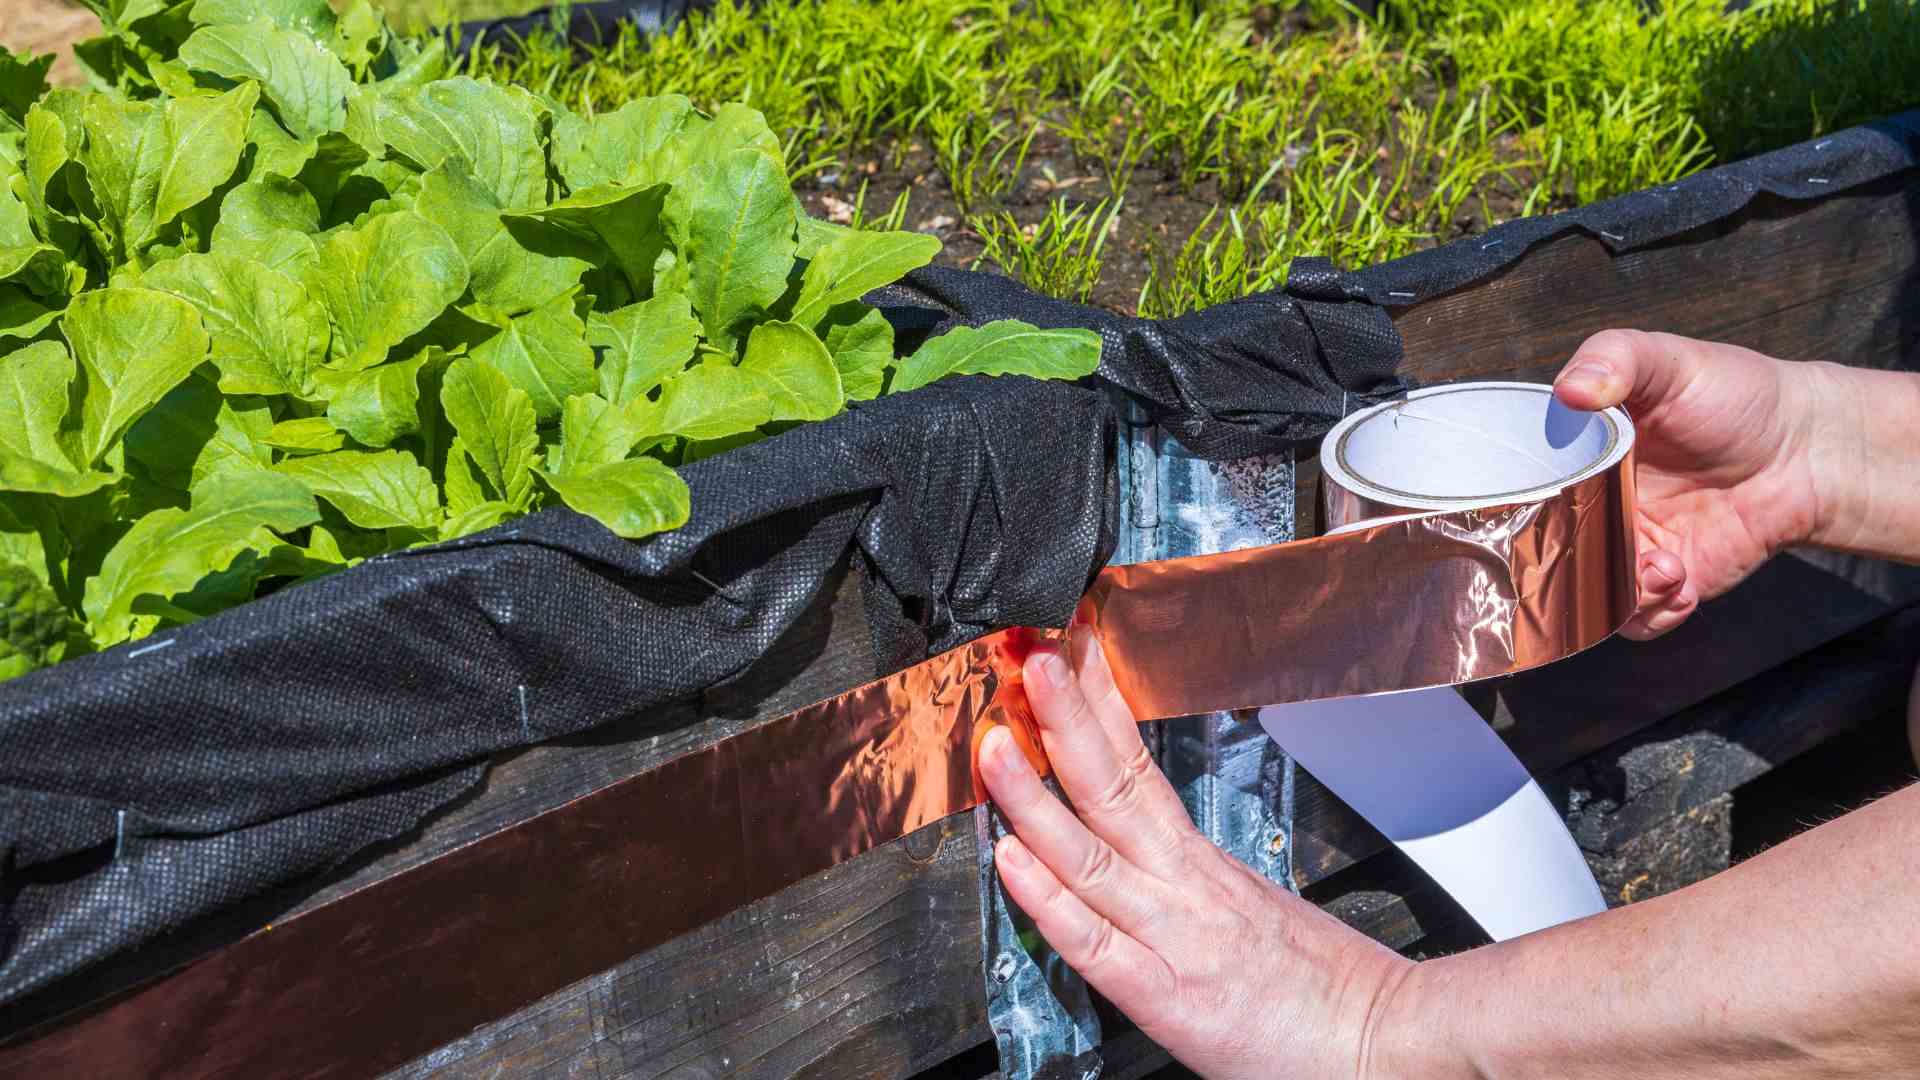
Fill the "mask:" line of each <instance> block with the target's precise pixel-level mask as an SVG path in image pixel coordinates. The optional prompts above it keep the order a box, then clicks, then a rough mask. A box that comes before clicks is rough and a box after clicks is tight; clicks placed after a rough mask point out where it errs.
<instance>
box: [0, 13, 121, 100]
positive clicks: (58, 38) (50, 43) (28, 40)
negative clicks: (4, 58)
mask: <svg viewBox="0 0 1920 1080" xmlns="http://www.w3.org/2000/svg"><path fill="white" fill-rule="evenodd" d="M99 32H100V20H99V18H98V17H97V16H95V15H94V14H93V12H91V11H88V10H87V9H86V8H83V7H81V6H79V5H78V4H74V3H69V2H68V0H0V45H5V46H6V47H8V48H10V49H12V50H13V51H14V52H24V53H28V54H32V55H36V56H37V55H40V54H43V53H54V54H56V55H57V57H58V59H56V60H54V62H53V70H52V71H51V72H49V73H48V78H49V79H51V80H52V82H53V84H54V85H55V86H78V85H80V84H82V83H84V82H85V81H86V75H85V74H84V73H83V72H82V71H81V70H80V65H79V64H78V63H77V62H75V60H74V58H73V43H74V42H76V41H79V40H81V39H82V38H89V37H92V36H93V35H95V34H98V33H99Z"/></svg>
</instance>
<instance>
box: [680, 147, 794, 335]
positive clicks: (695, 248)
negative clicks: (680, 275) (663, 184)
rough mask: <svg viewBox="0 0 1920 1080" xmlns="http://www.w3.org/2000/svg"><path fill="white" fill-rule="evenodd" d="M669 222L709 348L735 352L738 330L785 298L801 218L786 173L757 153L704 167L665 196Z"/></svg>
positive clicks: (738, 152) (696, 168)
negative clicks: (782, 297)
mask: <svg viewBox="0 0 1920 1080" xmlns="http://www.w3.org/2000/svg"><path fill="white" fill-rule="evenodd" d="M664 220H665V222H666V226H667V235H668V236H669V237H670V238H671V239H672V241H673V244H674V249H675V251H676V252H677V254H678V256H679V258H680V259H681V260H682V261H683V262H684V263H685V265H686V275H687V296H688V299H690V300H692V301H693V309H694V311H695V312H696V313H698V314H699V316H700V321H701V323H702V324H703V325H705V326H706V328H707V340H709V341H711V342H712V343H713V344H714V347H716V348H718V349H721V350H723V351H727V352H731V351H732V350H733V347H734V342H735V341H736V339H737V337H738V335H739V332H740V324H741V323H742V322H743V321H745V320H747V319H749V318H752V317H754V316H756V315H758V314H760V313H762V312H764V311H766V310H767V309H769V308H771V307H772V306H773V305H774V303H775V302H776V301H778V300H779V299H780V297H781V295H782V294H784V293H785V292H786V290H787V275H788V274H789V273H790V272H791V271H792V269H793V259H794V251H795V248H796V246H797V243H798V241H797V240H796V238H795V232H794V230H795V222H796V221H798V216H797V215H796V213H795V210H794V199H793V192H792V191H791V190H790V189H789V188H788V187H787V178H786V175H785V173H784V172H783V171H782V169H781V168H780V164H779V162H777V161H775V160H774V159H772V158H770V157H768V156H767V155H766V154H764V153H761V152H759V151H757V150H752V149H745V150H735V151H733V152H731V153H728V154H727V155H725V156H724V157H721V158H719V159H718V160H714V161H707V162H703V163H701V164H699V165H696V166H694V167H693V168H692V169H691V170H689V171H688V173H687V175H686V176H685V177H684V178H683V180H682V182H681V183H679V184H676V185H675V186H674V187H673V189H672V190H671V191H670V192H668V194H667V200H666V208H665V212H664Z"/></svg>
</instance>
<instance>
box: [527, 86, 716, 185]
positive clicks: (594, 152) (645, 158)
mask: <svg viewBox="0 0 1920 1080" xmlns="http://www.w3.org/2000/svg"><path fill="white" fill-rule="evenodd" d="M700 119H701V118H700V117H698V116H697V115H696V114H695V113H694V111H693V103H692V102H691V101H688V100H687V99H686V98H685V97H683V96H681V95H679V94H666V95H663V96H661V97H650V98H636V99H634V100H632V101H629V102H627V103H626V104H624V105H622V106H620V107H619V108H618V109H615V110H614V111H612V112H610V113H601V114H599V115H597V116H593V117H582V116H576V115H574V114H573V113H570V112H568V113H562V114H561V115H559V116H558V117H556V118H555V120H554V125H553V164H554V168H555V169H557V170H559V173H560V176H561V178H562V179H564V180H566V182H567V187H568V188H569V189H570V190H573V191H580V190H583V189H585V188H590V187H597V186H599V185H601V184H618V185H620V186H621V187H630V188H633V187H651V186H653V185H655V184H660V183H669V182H671V181H673V180H674V179H675V178H677V177H678V176H679V175H680V172H681V171H682V170H683V169H684V168H685V167H686V162H685V159H684V153H683V151H681V149H680V147H679V146H678V141H679V140H681V138H682V135H683V133H684V132H685V131H686V130H687V128H688V127H689V125H690V124H693V123H696V122H698V121H700Z"/></svg>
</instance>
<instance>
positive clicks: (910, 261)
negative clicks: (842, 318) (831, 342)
mask: <svg viewBox="0 0 1920 1080" xmlns="http://www.w3.org/2000/svg"><path fill="white" fill-rule="evenodd" d="M938 254H940V241H939V240H938V239H936V238H935V237H931V236H927V235H924V234H922V233H914V232H868V231H865V230H858V231H849V232H847V233H846V234H844V235H842V236H840V237H839V238H838V239H836V240H834V241H833V242H832V243H830V244H828V245H827V246H826V247H824V248H822V249H821V251H820V253H819V254H818V255H816V256H815V257H814V259H813V261H811V262H809V263H807V269H806V271H805V272H804V273H803V274H802V275H801V278H800V299H799V300H798V301H796V302H795V304H794V306H793V321H794V322H796V323H799V324H800V325H801V326H807V327H813V326H818V325H819V324H820V321H821V320H822V319H824V318H826V315H827V312H828V310H829V309H831V308H832V307H834V306H835V305H836V304H843V303H846V302H848V301H851V300H858V299H860V298H861V297H862V296H865V295H866V294H867V293H869V292H872V291H873V290H874V289H877V288H879V287H880V286H882V285H890V284H892V283H893V282H896V281H898V280H900V279H901V278H902V277H904V276H906V273H907V271H909V270H917V269H919V268H920V267H922V266H925V265H927V264H928V263H930V262H932V261H933V257H934V256H935V255H938Z"/></svg>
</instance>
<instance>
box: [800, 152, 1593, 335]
mask: <svg viewBox="0 0 1920 1080" xmlns="http://www.w3.org/2000/svg"><path fill="white" fill-rule="evenodd" d="M1514 156H1515V157H1516V158H1517V157H1519V156H1521V155H1520V154H1519V153H1518V151H1517V149H1516V150H1515V154H1514ZM1392 165H1393V161H1392V159H1391V158H1390V157H1386V156H1384V151H1383V156H1382V158H1381V160H1380V164H1379V166H1378V169H1379V170H1380V171H1381V172H1382V173H1383V174H1386V173H1387V172H1388V171H1389V170H1390V169H1391V167H1392ZM1049 176H1051V179H1049ZM862 181H865V183H866V185H867V190H866V196H865V200H864V203H863V210H864V213H865V214H866V216H867V217H868V218H869V219H871V218H875V217H879V216H882V215H884V214H885V213H886V212H887V210H888V208H889V207H891V206H892V205H893V203H894V200H895V199H896V198H898V197H899V195H900V193H901V192H902V191H911V192H912V194H911V195H910V196H909V197H908V203H907V215H906V222H905V225H906V227H907V228H909V229H914V230H917V231H920V232H927V233H932V234H934V235H935V236H938V237H939V238H940V240H941V241H942V243H943V244H944V245H945V247H944V248H943V250H942V251H941V253H940V255H939V257H938V258H937V259H935V262H937V263H939V264H941V265H946V266H956V267H963V268H972V267H975V266H976V265H978V266H980V268H982V269H989V270H999V269H1001V268H999V267H996V266H993V265H992V264H991V263H986V264H981V263H980V262H979V260H980V257H981V252H982V250H983V247H984V245H983V244H982V242H981V238H980V236H979V234H977V233H975V232H974V231H972V230H971V229H970V228H968V227H967V221H966V218H967V215H966V214H965V213H963V212H962V211H961V208H960V205H959V203H958V201H957V200H956V199H955V198H954V195H953V190H952V188H951V187H950V186H949V185H948V183H947V180H946V177H945V176H943V175H942V174H941V173H940V171H939V170H938V169H937V168H936V167H935V165H934V159H933V155H932V153H931V152H930V151H928V150H927V149H926V148H925V147H924V146H922V145H921V144H919V143H917V142H909V143H907V144H906V145H905V146H899V145H887V146H884V147H883V148H881V149H880V150H878V151H876V152H874V153H873V154H871V155H869V156H867V157H865V158H864V159H863V160H858V161H855V162H853V163H851V164H849V166H848V167H846V168H845V169H844V170H842V171H840V172H838V173H831V172H830V173H822V174H816V175H814V176H810V177H807V178H803V179H802V180H800V181H799V183H798V184H797V185H796V189H797V191H798V193H799V195H800V201H801V203H802V205H804V206H805V207H806V208H807V210H808V212H809V213H812V214H814V215H815V216H817V217H821V218H824V219H827V220H830V221H839V222H841V223H845V222H846V220H847V219H848V216H849V213H850V211H851V210H852V207H853V204H854V202H855V200H856V198H857V197H858V193H859V191H860V185H861V183H862ZM1498 187H1500V188H1505V187H1506V185H1498ZM1520 190H1523V189H1522V188H1521V187H1520V186H1519V185H1518V184H1515V185H1514V186H1513V189H1512V190H1493V189H1490V190H1488V191H1486V192H1484V195H1485V204H1484V207H1483V206H1481V205H1479V201H1478V200H1473V201H1472V202H1471V203H1470V209H1469V208H1463V210H1462V213H1461V216H1460V217H1459V218H1458V219H1457V220H1456V221H1455V222H1453V225H1452V228H1451V229H1449V230H1448V231H1447V232H1446V233H1445V234H1444V235H1441V236H1439V237H1435V238H1433V239H1431V240H1428V241H1426V242H1425V243H1423V244H1421V245H1420V246H1422V247H1431V246H1434V245H1435V244H1438V243H1445V242H1447V241H1450V240H1454V239H1457V238H1459V237H1462V236H1471V235H1475V234H1477V233H1480V232H1483V231H1485V230H1486V229H1487V228H1488V227H1489V226H1491V225H1494V224H1498V223H1500V222H1502V221H1506V220H1509V219H1511V218H1513V217H1516V216H1518V215H1519V212H1520V208H1521V201H1520V197H1519V195H1518V191H1520ZM1111 194H1112V192H1111V189H1110V187H1109V185H1108V183H1107V181H1106V179H1105V178H1104V177H1103V176H1101V175H1100V172H1099V170H1098V169H1095V168H1091V167H1087V166H1086V165H1084V164H1083V163H1082V162H1080V161H1079V160H1078V159H1077V156H1076V155H1075V153H1074V151H1073V150H1072V148H1071V147H1070V146H1069V145H1068V144H1067V141H1066V140H1065V139H1064V138H1063V137H1061V136H1060V135H1058V134H1057V133H1055V132H1053V131H1051V130H1049V129H1042V131H1041V133H1040V134H1039V135H1038V136H1036V137H1035V139H1034V141H1033V147H1032V150H1031V152H1030V153H1029V155H1028V157H1027V162H1026V165H1025V167H1024V168H1023V169H1022V170H1021V173H1020V175H1019V177H1018V178H1017V180H1016V182H1015V184H1014V185H1013V188H1012V190H1011V191H1010V192H1009V193H1008V194H1007V195H1006V196H1004V197H1002V198H1001V199H1000V200H999V201H997V202H995V203H992V204H990V205H989V206H986V207H976V208H975V212H976V213H981V212H983V211H992V210H1000V211H1005V212H1007V213H1009V214H1011V215H1012V216H1013V217H1014V219H1015V220H1016V221H1018V222H1020V223H1021V224H1022V225H1031V224H1033V223H1035V222H1038V221H1039V220H1041V219H1042V218H1043V217H1045V216H1046V213H1047V208H1048V206H1049V205H1050V204H1051V203H1052V202H1053V200H1055V199H1056V198H1060V197H1063V196H1064V197H1067V198H1069V199H1070V200H1072V201H1073V202H1079V203H1086V204H1088V205H1089V206H1092V205H1094V204H1097V203H1099V202H1100V201H1101V200H1102V199H1105V198H1107V197H1108V196H1109V195H1111ZM1234 202H1235V200H1234V199H1231V198H1228V197H1225V196H1223V195H1222V193H1221V192H1220V190H1219V188H1218V185H1217V184H1215V183H1214V182H1213V181H1205V182H1202V183H1201V184H1199V185H1196V186H1195V187H1194V188H1192V189H1191V190H1184V191H1183V190H1182V189H1181V186H1180V184H1179V183H1178V181H1177V179H1176V178H1175V177H1174V176H1173V175H1170V174H1169V173H1168V172H1167V171H1165V170H1163V169H1161V168H1159V167H1157V166H1155V165H1152V164H1143V165H1141V166H1140V167H1139V169H1138V170H1137V171H1136V172H1135V173H1134V176H1133V180H1132V183H1131V184H1130V185H1129V186H1128V187H1127V190H1126V199H1125V205H1124V208H1123V209H1122V210H1121V212H1120V214H1119V216H1118V218H1117V220H1116V222H1115V231H1114V233H1113V234H1112V235H1110V236H1109V237H1108V238H1107V245H1106V249H1105V252H1104V257H1103V259H1102V265H1101V274H1100V280H1099V284H1098V285H1097V286H1096V287H1095V288H1094V290H1093V294H1092V296H1091V297H1090V298H1089V300H1088V302H1089V303H1091V304H1092V305H1094V306H1096V307H1101V308H1105V309H1107V310H1109V311H1115V312H1120V313H1122V314H1127V315H1132V314H1135V305H1136V303H1137V302H1138V300H1139V296H1140V290H1141V287H1142V286H1143V285H1145V283H1146V281H1147V277H1148V274H1149V272H1150V270H1151V268H1152V265H1153V263H1154V261H1155V260H1156V259H1161V260H1164V259H1167V258H1170V257H1171V254H1172V252H1174V251H1175V250H1177V249H1178V248H1179V246H1180V244H1181V243H1182V242H1183V241H1184V240H1185V239H1186V238H1187V237H1188V236H1189V235H1191V234H1192V233H1193V231H1194V230H1195V229H1197V228H1199V227H1200V225H1201V224H1202V222H1203V221H1204V220H1205V218H1206V217H1207V215H1208V213H1209V212H1211V211H1212V210H1213V209H1214V208H1215V207H1217V206H1224V205H1230V204H1232V203H1234ZM1553 209H1558V207H1554V208H1553Z"/></svg>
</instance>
